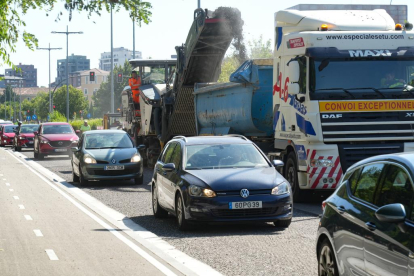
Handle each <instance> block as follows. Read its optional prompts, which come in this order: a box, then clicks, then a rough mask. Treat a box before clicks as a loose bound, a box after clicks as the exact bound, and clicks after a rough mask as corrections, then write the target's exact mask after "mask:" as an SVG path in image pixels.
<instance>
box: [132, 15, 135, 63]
mask: <svg viewBox="0 0 414 276" xmlns="http://www.w3.org/2000/svg"><path fill="white" fill-rule="evenodd" d="M132 58H133V59H135V19H132Z"/></svg>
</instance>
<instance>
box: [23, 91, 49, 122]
mask: <svg viewBox="0 0 414 276" xmlns="http://www.w3.org/2000/svg"><path fill="white" fill-rule="evenodd" d="M31 104H32V109H28V110H30V114H33V112H34V111H35V110H36V115H37V117H38V118H42V119H45V118H46V117H47V114H48V113H49V94H48V93H46V92H40V93H38V94H37V96H36V97H35V98H34V99H32V103H31ZM26 111H27V110H26Z"/></svg>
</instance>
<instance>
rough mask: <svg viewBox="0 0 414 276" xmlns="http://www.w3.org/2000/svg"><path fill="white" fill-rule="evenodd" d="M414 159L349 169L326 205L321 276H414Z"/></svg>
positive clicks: (386, 159) (393, 158)
mask: <svg viewBox="0 0 414 276" xmlns="http://www.w3.org/2000/svg"><path fill="white" fill-rule="evenodd" d="M413 179H414V153H401V154H390V155H381V156H376V157H371V158H368V159H365V160H363V161H360V162H358V163H356V164H355V165H353V166H352V167H350V168H349V169H348V170H347V172H346V174H345V175H344V177H343V179H342V180H341V184H340V185H339V186H338V188H337V189H336V191H335V192H334V193H333V194H332V195H331V196H330V197H329V198H328V199H327V200H326V201H324V202H323V203H322V208H323V215H322V218H321V221H320V224H319V229H318V235H317V244H316V252H317V256H318V263H319V265H318V267H319V275H413V274H414V253H413V252H414V208H413V204H414V186H413V184H414V182H413Z"/></svg>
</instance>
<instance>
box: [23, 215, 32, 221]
mask: <svg viewBox="0 0 414 276" xmlns="http://www.w3.org/2000/svg"><path fill="white" fill-rule="evenodd" d="M24 218H25V219H26V220H33V219H32V217H31V216H29V215H24Z"/></svg>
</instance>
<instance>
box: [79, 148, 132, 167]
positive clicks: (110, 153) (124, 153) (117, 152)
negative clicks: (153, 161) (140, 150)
mask: <svg viewBox="0 0 414 276" xmlns="http://www.w3.org/2000/svg"><path fill="white" fill-rule="evenodd" d="M85 153H88V154H90V155H91V156H92V157H93V158H95V159H96V160H100V161H108V162H109V163H112V162H111V161H112V160H113V159H114V160H115V163H113V164H117V163H119V161H121V160H125V159H131V157H132V156H133V155H134V154H135V153H137V149H136V148H126V149H85Z"/></svg>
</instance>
